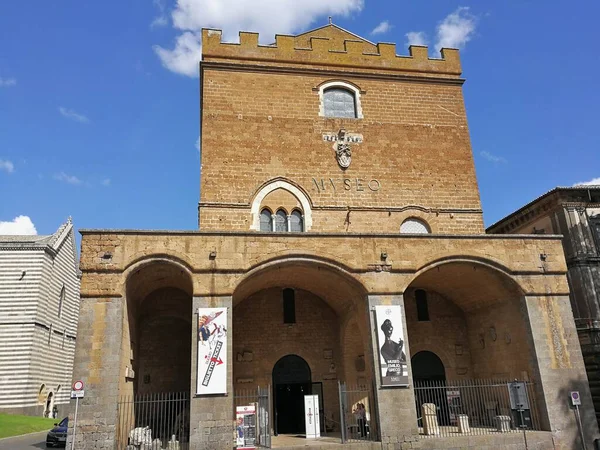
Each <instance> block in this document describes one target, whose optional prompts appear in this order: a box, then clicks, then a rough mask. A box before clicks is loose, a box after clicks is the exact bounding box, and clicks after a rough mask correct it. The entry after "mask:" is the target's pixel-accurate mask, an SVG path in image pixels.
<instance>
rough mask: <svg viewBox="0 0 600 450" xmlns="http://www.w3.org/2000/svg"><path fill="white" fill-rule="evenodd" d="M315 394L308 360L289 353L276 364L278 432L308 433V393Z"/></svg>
mask: <svg viewBox="0 0 600 450" xmlns="http://www.w3.org/2000/svg"><path fill="white" fill-rule="evenodd" d="M310 393H311V372H310V367H309V366H308V363H307V362H306V361H305V360H304V359H303V358H301V357H299V356H296V355H287V356H284V357H283V358H281V359H280V360H279V361H277V362H276V363H275V367H273V394H274V399H273V406H274V413H275V434H289V433H295V434H297V433H304V432H305V424H304V396H305V395H309V394H310Z"/></svg>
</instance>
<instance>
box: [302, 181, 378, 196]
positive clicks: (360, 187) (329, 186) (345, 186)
mask: <svg viewBox="0 0 600 450" xmlns="http://www.w3.org/2000/svg"><path fill="white" fill-rule="evenodd" d="M312 180H313V184H314V186H315V187H316V189H317V192H319V193H321V192H325V191H332V192H343V191H354V192H361V191H367V192H368V191H371V192H377V191H378V190H379V189H381V183H380V182H379V180H377V179H375V178H371V179H366V178H313V179H312Z"/></svg>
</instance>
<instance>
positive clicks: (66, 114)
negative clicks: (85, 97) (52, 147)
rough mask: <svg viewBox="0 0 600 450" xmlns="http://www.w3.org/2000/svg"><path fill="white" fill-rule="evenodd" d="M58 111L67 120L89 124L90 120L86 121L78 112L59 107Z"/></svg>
mask: <svg viewBox="0 0 600 450" xmlns="http://www.w3.org/2000/svg"><path fill="white" fill-rule="evenodd" d="M58 111H59V112H60V113H61V114H62V115H63V116H64V117H66V118H67V119H71V120H74V121H76V122H81V123H89V122H90V119H88V118H87V117H86V116H84V115H83V114H79V113H78V112H75V111H73V110H72V109H67V108H64V107H62V106H60V107H59V108H58Z"/></svg>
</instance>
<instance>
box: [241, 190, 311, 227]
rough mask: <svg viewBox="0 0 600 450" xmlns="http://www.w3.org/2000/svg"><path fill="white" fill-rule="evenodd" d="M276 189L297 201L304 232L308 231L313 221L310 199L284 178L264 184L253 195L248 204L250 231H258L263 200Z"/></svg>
mask: <svg viewBox="0 0 600 450" xmlns="http://www.w3.org/2000/svg"><path fill="white" fill-rule="evenodd" d="M277 189H283V190H286V191H288V192H290V193H291V194H292V195H293V196H294V197H296V198H297V199H298V201H299V202H300V204H301V205H302V213H303V215H304V229H305V231H310V229H311V227H312V221H313V220H312V206H311V201H310V197H309V195H308V194H307V193H306V192H305V191H304V190H303V189H302V188H300V187H299V186H297V185H296V184H293V183H291V182H290V181H289V180H286V179H284V178H275V179H272V180H270V181H268V182H266V183H265V184H263V185H262V186H261V187H260V188H259V189H258V190H257V192H256V193H255V194H254V197H253V199H252V201H251V202H250V204H251V206H250V213H251V214H252V225H251V226H250V229H251V230H254V231H260V211H261V209H262V208H261V205H262V204H263V200H264V199H265V197H266V196H267V195H268V194H270V193H271V192H273V191H275V190H277Z"/></svg>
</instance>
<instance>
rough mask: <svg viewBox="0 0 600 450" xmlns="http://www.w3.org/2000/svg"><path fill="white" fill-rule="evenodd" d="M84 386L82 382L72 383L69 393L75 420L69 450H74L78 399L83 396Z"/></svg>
mask: <svg viewBox="0 0 600 450" xmlns="http://www.w3.org/2000/svg"><path fill="white" fill-rule="evenodd" d="M83 388H84V385H83V381H81V380H78V381H76V382H75V383H73V390H72V391H71V398H74V399H75V418H74V422H73V438H72V440H71V450H74V449H75V433H76V432H77V409H78V407H79V399H80V398H83V396H84V390H83Z"/></svg>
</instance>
